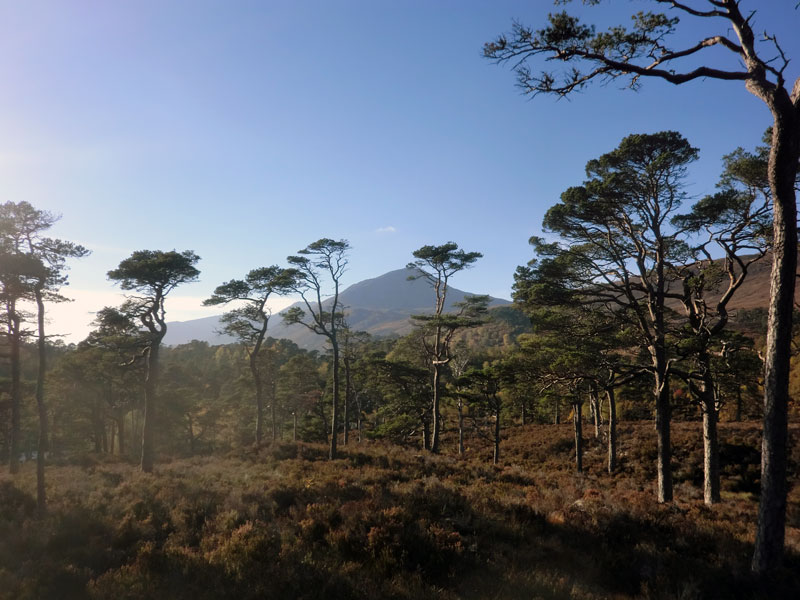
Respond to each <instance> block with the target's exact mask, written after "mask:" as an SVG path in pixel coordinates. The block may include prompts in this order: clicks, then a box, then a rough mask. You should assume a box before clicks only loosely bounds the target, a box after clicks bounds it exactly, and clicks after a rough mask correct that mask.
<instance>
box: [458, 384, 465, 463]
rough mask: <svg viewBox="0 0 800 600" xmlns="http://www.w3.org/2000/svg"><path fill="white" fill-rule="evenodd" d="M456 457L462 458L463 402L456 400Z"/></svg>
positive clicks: (459, 399)
mask: <svg viewBox="0 0 800 600" xmlns="http://www.w3.org/2000/svg"><path fill="white" fill-rule="evenodd" d="M457 406H458V455H459V456H464V400H463V398H461V397H459V398H458V405H457Z"/></svg>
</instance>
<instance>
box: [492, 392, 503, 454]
mask: <svg viewBox="0 0 800 600" xmlns="http://www.w3.org/2000/svg"><path fill="white" fill-rule="evenodd" d="M500 408H501V404H500V400H499V399H496V404H495V411H494V457H493V459H492V463H493V464H495V465H496V464H498V463H499V462H500Z"/></svg>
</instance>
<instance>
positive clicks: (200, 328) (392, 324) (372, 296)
mask: <svg viewBox="0 0 800 600" xmlns="http://www.w3.org/2000/svg"><path fill="white" fill-rule="evenodd" d="M416 274H418V272H417V271H416V270H415V269H408V268H405V269H396V270H394V271H389V272H388V273H384V274H383V275H379V276H378V277H373V278H371V279H365V280H363V281H359V282H358V283H354V284H353V285H351V286H349V287H347V288H346V289H344V290H342V292H341V293H340V294H339V301H340V302H341V303H342V306H343V307H344V311H345V314H346V315H347V322H348V324H349V325H350V327H351V328H352V329H354V330H356V331H366V332H368V333H371V334H373V335H404V334H406V333H408V332H409V331H411V328H412V325H411V322H410V321H409V317H410V316H411V315H412V314H419V313H425V312H431V311H432V309H433V305H434V294H433V288H432V286H431V284H430V282H428V281H427V280H426V279H424V278H413V279H411V280H409V277H413V276H414V275H416ZM470 295H473V294H470V293H468V292H464V291H462V290H459V289H457V288H454V287H452V286H448V289H447V305H446V310H452V308H453V305H454V304H455V303H456V302H461V301H463V300H464V298H465V297H466V296H470ZM326 302H330V299H328V300H327V301H326ZM502 304H509V301H508V300H502V299H500V298H490V302H489V306H499V305H502ZM293 306H299V307H301V308H304V307H303V306H302V304H300V303H297V304H294V305H293ZM276 317H279V316H278V315H275V316H273V318H272V319H271V320H270V326H269V332H268V334H267V335H269V336H270V337H274V338H287V339H290V340H292V341H294V342H295V343H296V344H298V345H299V346H301V347H305V348H321V347H322V345H323V343H324V339H323V338H322V337H321V336H318V335H314V334H313V333H311V332H309V331H308V330H306V329H305V328H304V327H301V326H299V325H294V326H287V325H285V324H284V323H283V321H282V320H281V319H280V318H276ZM217 329H219V317H205V318H203V319H194V320H192V321H184V322H173V323H169V326H168V328H167V335H166V338H165V340H164V343H166V344H169V345H177V344H183V343H186V342H190V341H191V340H193V339H197V340H202V341H207V342H209V343H211V344H226V343H230V342H233V341H234V340H233V338H230V337H228V336H221V335H219V334H218V333H216V330H217Z"/></svg>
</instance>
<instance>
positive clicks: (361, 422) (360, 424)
mask: <svg viewBox="0 0 800 600" xmlns="http://www.w3.org/2000/svg"><path fill="white" fill-rule="evenodd" d="M356 409H357V410H358V415H356V418H357V419H358V420H357V421H356V423H357V427H358V443H359V444H360V443H361V435H362V433H363V431H362V428H363V426H364V420H363V419H362V418H361V394H359V393H358V392H356Z"/></svg>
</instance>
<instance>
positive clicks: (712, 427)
mask: <svg viewBox="0 0 800 600" xmlns="http://www.w3.org/2000/svg"><path fill="white" fill-rule="evenodd" d="M704 387H705V388H706V389H704V390H703V402H702V409H703V498H704V500H705V503H706V504H708V505H711V504H714V503H716V502H719V501H720V499H721V498H720V491H719V488H720V485H719V440H718V439H717V420H718V414H717V406H716V401H715V398H714V391H713V389H708V386H704Z"/></svg>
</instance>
